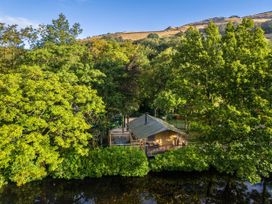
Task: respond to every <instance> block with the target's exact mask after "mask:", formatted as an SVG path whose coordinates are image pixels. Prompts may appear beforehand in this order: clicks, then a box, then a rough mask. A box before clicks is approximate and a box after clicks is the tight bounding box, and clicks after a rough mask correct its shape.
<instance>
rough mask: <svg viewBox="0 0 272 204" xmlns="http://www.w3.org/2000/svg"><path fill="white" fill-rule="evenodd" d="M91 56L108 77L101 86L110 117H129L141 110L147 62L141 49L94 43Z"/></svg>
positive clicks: (91, 47)
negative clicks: (144, 69) (141, 93)
mask: <svg viewBox="0 0 272 204" xmlns="http://www.w3.org/2000/svg"><path fill="white" fill-rule="evenodd" d="M89 46H90V52H91V54H92V56H93V59H94V67H95V68H96V69H98V70H100V71H101V72H103V73H104V74H105V75H106V79H105V81H104V83H103V84H101V85H97V86H96V88H97V90H98V93H99V94H100V95H101V96H102V97H103V100H104V102H105V104H106V109H107V111H108V113H123V114H129V113H132V112H134V111H136V110H138V108H139V103H140V100H139V96H140V85H139V81H140V77H141V76H142V74H141V73H142V69H143V68H144V66H145V64H146V63H147V59H146V57H145V55H144V52H143V50H142V49H141V47H140V46H136V45H133V44H132V43H131V42H122V43H117V42H116V41H106V40H93V41H92V42H91V44H90V45H89Z"/></svg>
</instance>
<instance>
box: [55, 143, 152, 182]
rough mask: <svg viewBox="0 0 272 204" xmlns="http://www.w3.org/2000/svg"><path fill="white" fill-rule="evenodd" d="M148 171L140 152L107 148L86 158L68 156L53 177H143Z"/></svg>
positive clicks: (97, 150)
mask: <svg viewBox="0 0 272 204" xmlns="http://www.w3.org/2000/svg"><path fill="white" fill-rule="evenodd" d="M66 155H67V154H66ZM148 171H149V168H148V160H147V157H146V155H145V153H144V152H143V151H142V150H140V149H138V148H133V147H108V148H104V149H102V148H98V149H94V150H91V151H90V152H89V154H88V156H78V155H77V154H74V153H70V154H68V156H67V157H66V158H64V159H63V162H62V163H61V165H59V167H58V168H57V170H56V171H55V172H54V175H53V176H54V177H55V178H65V179H83V178H85V177H101V176H117V175H119V176H144V175H146V174H147V173H148Z"/></svg>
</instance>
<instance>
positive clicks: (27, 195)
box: [0, 173, 272, 204]
mask: <svg viewBox="0 0 272 204" xmlns="http://www.w3.org/2000/svg"><path fill="white" fill-rule="evenodd" d="M271 191H272V182H271V181H265V182H262V183H260V184H257V185H251V184H249V183H248V182H240V181H238V180H236V179H234V178H232V177H229V176H224V175H218V174H216V173H202V174H184V173H183V174H180V173H172V174H164V175H162V174H159V175H158V174H156V175H155V174H152V175H149V176H146V177H144V178H123V177H107V178H101V179H87V180H83V181H60V180H58V181H56V180H51V179H48V180H45V181H41V182H35V183H30V184H27V185H25V186H23V187H20V188H18V187H16V186H15V185H9V186H7V187H6V188H4V189H3V190H2V192H0V203H1V204H2V203H3V204H10V203H12V204H13V203H16V204H17V203H18V204H28V203H31V204H32V203H65V204H68V203H76V204H94V203H101V204H108V203H118V204H119V203H120V204H130V203H131V204H134V203H135V204H137V203H143V204H153V203H163V204H164V203H227V204H230V203H272V193H271Z"/></svg>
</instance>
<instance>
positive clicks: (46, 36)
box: [38, 13, 82, 46]
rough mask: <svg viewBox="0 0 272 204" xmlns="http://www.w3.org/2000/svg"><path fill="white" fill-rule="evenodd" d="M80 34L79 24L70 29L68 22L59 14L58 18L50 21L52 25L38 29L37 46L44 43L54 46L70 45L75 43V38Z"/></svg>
mask: <svg viewBox="0 0 272 204" xmlns="http://www.w3.org/2000/svg"><path fill="white" fill-rule="evenodd" d="M81 33H82V29H81V28H80V24H79V23H75V24H73V25H72V27H70V24H69V21H68V20H67V18H66V17H65V15H64V14H62V13H61V14H59V18H58V19H55V20H52V24H48V25H41V26H40V28H39V34H40V40H39V41H38V46H42V45H44V44H45V43H46V42H51V43H54V44H71V43H74V42H75V41H76V37H77V36H78V35H79V34H81Z"/></svg>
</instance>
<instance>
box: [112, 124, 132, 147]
mask: <svg viewBox="0 0 272 204" xmlns="http://www.w3.org/2000/svg"><path fill="white" fill-rule="evenodd" d="M130 141H131V135H130V132H129V131H126V129H124V131H123V129H122V128H115V129H112V130H110V132H109V145H110V146H111V145H125V144H128V143H130Z"/></svg>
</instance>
